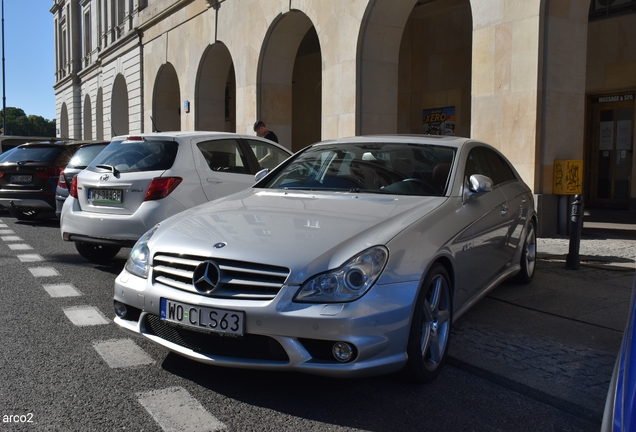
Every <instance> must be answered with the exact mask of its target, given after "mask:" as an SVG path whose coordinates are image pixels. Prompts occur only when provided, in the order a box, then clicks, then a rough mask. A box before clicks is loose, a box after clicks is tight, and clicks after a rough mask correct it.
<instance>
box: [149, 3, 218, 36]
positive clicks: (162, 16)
mask: <svg viewBox="0 0 636 432" xmlns="http://www.w3.org/2000/svg"><path fill="white" fill-rule="evenodd" d="M193 1H194V0H176V1H175V2H174V3H173V4H172V5H170V6H168V7H167V8H165V9H164V10H163V11H161V12H159V13H157V14H156V15H153V16H152V17H151V18H150V19H149V20H148V21H146V22H143V23H141V24H140V25H139V27H138V29H139V30H140V31H144V30H147V29H148V28H150V27H152V26H153V25H155V24H156V23H157V22H159V21H161V20H163V19H165V18H166V17H168V16H170V15H172V14H173V13H175V12H176V11H178V10H179V9H181V8H183V7H185V6H186V5H188V4H189V3H192V2H193ZM206 1H208V0H206ZM208 3H209V2H208Z"/></svg>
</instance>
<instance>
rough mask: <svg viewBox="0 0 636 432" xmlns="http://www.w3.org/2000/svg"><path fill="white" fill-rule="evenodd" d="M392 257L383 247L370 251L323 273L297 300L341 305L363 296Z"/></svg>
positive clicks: (308, 283) (307, 283) (299, 294)
mask: <svg viewBox="0 0 636 432" xmlns="http://www.w3.org/2000/svg"><path fill="white" fill-rule="evenodd" d="M388 258H389V251H388V250H387V249H386V248H385V247H384V246H375V247H372V248H371V249H367V250H366V251H364V252H362V253H361V254H360V255H358V256H356V257H354V258H352V259H351V260H350V261H349V262H348V263H346V264H345V265H343V266H342V267H340V268H339V269H336V270H332V271H329V272H327V273H322V274H319V275H317V276H314V277H313V278H311V279H309V280H308V281H307V282H305V283H304V284H303V286H302V287H300V290H298V293H296V296H295V297H294V301H297V302H304V303H341V302H348V301H353V300H356V299H358V298H360V297H362V296H363V295H364V294H365V293H366V292H367V291H369V288H371V286H372V285H373V284H374V283H375V281H376V279H377V278H378V276H380V273H382V270H383V269H384V265H385V264H386V262H387V260H388Z"/></svg>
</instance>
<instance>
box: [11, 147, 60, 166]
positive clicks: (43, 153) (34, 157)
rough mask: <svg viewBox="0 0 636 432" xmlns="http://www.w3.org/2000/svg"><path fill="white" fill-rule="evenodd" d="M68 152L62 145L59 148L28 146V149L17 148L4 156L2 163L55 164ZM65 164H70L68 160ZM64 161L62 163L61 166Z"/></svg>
mask: <svg viewBox="0 0 636 432" xmlns="http://www.w3.org/2000/svg"><path fill="white" fill-rule="evenodd" d="M65 150H66V147H65V146H62V145H60V146H59V147H52V146H46V147H39V146H28V147H16V148H14V149H12V150H11V151H9V152H7V153H5V154H3V157H2V162H4V163H16V162H48V163H54V162H56V159H58V157H59V156H60V155H61V154H62V153H64V151H65ZM64 162H68V159H67V160H66V161H64ZM61 164H62V161H60V164H57V163H56V165H61Z"/></svg>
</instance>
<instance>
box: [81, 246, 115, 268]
mask: <svg viewBox="0 0 636 432" xmlns="http://www.w3.org/2000/svg"><path fill="white" fill-rule="evenodd" d="M75 249H77V251H78V252H79V254H80V255H81V256H83V257H84V258H86V259H87V260H89V261H91V262H94V263H103V262H105V261H108V260H110V259H112V258H114V257H115V255H117V253H118V252H119V250H120V249H121V247H119V246H111V245H98V244H93V243H83V242H75Z"/></svg>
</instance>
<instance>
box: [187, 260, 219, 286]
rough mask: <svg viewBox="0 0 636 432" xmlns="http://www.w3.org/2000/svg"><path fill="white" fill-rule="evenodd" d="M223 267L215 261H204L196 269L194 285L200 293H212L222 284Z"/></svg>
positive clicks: (193, 276) (193, 278)
mask: <svg viewBox="0 0 636 432" xmlns="http://www.w3.org/2000/svg"><path fill="white" fill-rule="evenodd" d="M221 275H222V273H221V269H220V268H219V266H218V265H217V264H216V263H215V262H214V261H203V262H202V263H201V264H199V265H198V266H197V267H196V268H195V269H194V274H193V275H192V285H194V288H196V290H197V291H199V292H200V293H205V294H210V293H211V292H212V291H214V290H215V289H217V288H219V287H220V286H221V285H222V282H221Z"/></svg>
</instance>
